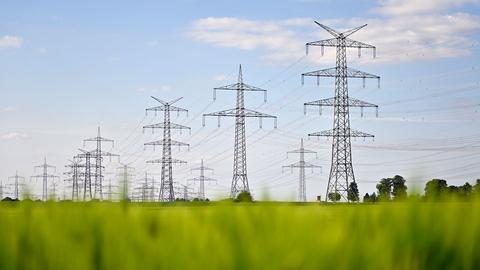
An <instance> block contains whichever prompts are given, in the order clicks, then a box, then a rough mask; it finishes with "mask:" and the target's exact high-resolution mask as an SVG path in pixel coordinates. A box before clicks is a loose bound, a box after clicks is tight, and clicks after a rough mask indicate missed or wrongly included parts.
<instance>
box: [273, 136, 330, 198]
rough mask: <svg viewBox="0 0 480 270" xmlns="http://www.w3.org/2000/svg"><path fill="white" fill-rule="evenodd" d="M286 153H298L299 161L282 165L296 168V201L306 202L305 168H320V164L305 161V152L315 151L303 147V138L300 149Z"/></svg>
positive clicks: (311, 152)
mask: <svg viewBox="0 0 480 270" xmlns="http://www.w3.org/2000/svg"><path fill="white" fill-rule="evenodd" d="M288 154H299V155H300V161H298V162H295V163H293V164H290V165H286V166H282V169H284V168H290V169H291V170H292V171H293V169H294V168H298V201H299V202H306V201H307V185H306V183H305V168H311V169H312V171H313V169H314V168H320V169H321V168H322V166H318V165H314V164H311V163H309V162H305V154H315V155H316V154H317V152H315V151H312V150H308V149H305V148H304V147H303V138H302V139H301V140H300V149H297V150H293V151H289V152H287V158H288Z"/></svg>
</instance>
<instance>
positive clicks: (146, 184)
mask: <svg viewBox="0 0 480 270" xmlns="http://www.w3.org/2000/svg"><path fill="white" fill-rule="evenodd" d="M138 180H139V184H140V186H139V187H138V188H137V189H138V190H140V201H141V202H148V201H152V200H153V198H152V197H151V191H152V189H153V185H151V183H152V182H153V180H154V179H153V178H150V177H148V173H147V172H145V176H144V177H143V178H141V179H138Z"/></svg>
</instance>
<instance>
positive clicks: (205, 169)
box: [190, 167, 213, 171]
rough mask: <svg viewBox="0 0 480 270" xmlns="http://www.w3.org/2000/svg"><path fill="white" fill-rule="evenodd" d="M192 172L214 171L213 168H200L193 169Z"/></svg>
mask: <svg viewBox="0 0 480 270" xmlns="http://www.w3.org/2000/svg"><path fill="white" fill-rule="evenodd" d="M190 170H191V171H201V170H204V171H213V169H212V168H208V167H198V168H193V169H190Z"/></svg>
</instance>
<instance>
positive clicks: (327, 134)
mask: <svg viewBox="0 0 480 270" xmlns="http://www.w3.org/2000/svg"><path fill="white" fill-rule="evenodd" d="M308 136H315V137H356V138H359V137H360V138H374V137H375V136H374V135H371V134H368V133H365V132H361V131H357V130H353V129H352V130H350V132H349V134H348V133H347V134H342V133H340V132H336V131H335V130H333V129H330V130H324V131H320V132H314V133H310V134H308Z"/></svg>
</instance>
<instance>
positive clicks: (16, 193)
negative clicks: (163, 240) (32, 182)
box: [8, 171, 25, 200]
mask: <svg viewBox="0 0 480 270" xmlns="http://www.w3.org/2000/svg"><path fill="white" fill-rule="evenodd" d="M8 179H9V180H10V179H14V182H13V196H14V197H15V199H17V200H18V199H19V198H20V196H19V188H18V186H19V182H20V181H19V180H22V181H25V177H23V176H19V175H18V171H15V175H14V176H10V177H8Z"/></svg>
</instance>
